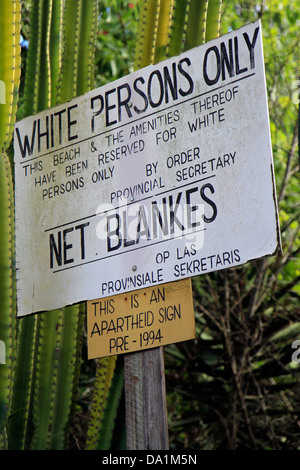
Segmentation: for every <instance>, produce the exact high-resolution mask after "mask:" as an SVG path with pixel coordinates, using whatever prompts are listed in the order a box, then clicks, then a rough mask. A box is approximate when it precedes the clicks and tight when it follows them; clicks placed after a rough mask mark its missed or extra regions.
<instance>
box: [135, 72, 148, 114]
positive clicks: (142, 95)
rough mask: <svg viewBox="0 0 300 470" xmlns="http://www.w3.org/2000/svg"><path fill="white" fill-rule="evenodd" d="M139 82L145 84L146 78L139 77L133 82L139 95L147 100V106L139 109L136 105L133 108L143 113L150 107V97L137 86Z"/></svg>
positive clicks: (138, 112)
mask: <svg viewBox="0 0 300 470" xmlns="http://www.w3.org/2000/svg"><path fill="white" fill-rule="evenodd" d="M138 82H141V83H142V84H144V83H145V80H144V79H143V77H138V78H137V79H136V80H134V83H133V88H134V90H135V91H136V92H137V94H138V95H140V96H141V97H142V98H143V100H144V102H145V106H144V108H143V109H139V108H137V107H136V106H134V107H133V109H134V110H135V112H136V113H137V114H141V113H143V112H145V111H146V109H147V107H148V98H147V95H146V94H145V93H144V92H143V91H142V90H140V89H139V88H138V86H137V83H138Z"/></svg>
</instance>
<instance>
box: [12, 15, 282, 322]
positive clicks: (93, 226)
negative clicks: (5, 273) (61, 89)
mask: <svg viewBox="0 0 300 470" xmlns="http://www.w3.org/2000/svg"><path fill="white" fill-rule="evenodd" d="M14 149H15V180H16V192H15V197H16V249H17V268H18V269H17V289H18V315H19V316H22V315H27V314H30V313H33V312H40V311H44V310H51V309H55V308H60V307H63V306H65V305H69V304H72V303H76V302H79V301H83V300H93V299H98V298H105V297H110V296H113V295H117V294H121V293H126V294H127V293H129V292H131V291H135V290H138V289H142V288H146V287H152V288H153V287H157V286H158V285H161V284H164V283H168V282H174V281H178V280H181V279H185V278H189V277H192V276H196V275H199V274H205V273H209V272H212V271H216V270H219V269H226V268H230V267H233V266H238V265H241V264H244V263H246V262H248V261H249V260H252V259H256V258H260V257H263V256H268V255H272V254H274V253H276V251H277V250H278V249H279V248H280V239H279V230H278V221H277V220H278V217H277V207H276V193H275V186H274V175H273V161H272V150H271V141H270V131H269V117H268V107H267V97H266V85H265V73H264V62H263V50H262V34H261V24H260V22H259V21H257V22H255V23H252V24H249V25H247V26H245V27H243V28H241V29H239V30H237V31H233V32H231V33H229V34H227V35H224V36H222V37H220V38H218V39H215V40H213V41H211V42H208V43H206V44H204V45H202V46H200V47H197V48H194V49H192V50H190V51H187V52H184V53H183V54H181V55H179V56H177V57H173V58H171V59H168V60H165V61H163V62H161V63H159V64H157V65H151V66H148V67H145V68H143V69H141V70H138V71H136V72H134V73H132V74H130V75H128V76H126V77H123V78H121V79H119V80H117V81H114V82H113V83H111V84H108V85H105V86H103V87H101V88H98V89H95V90H93V91H91V92H88V93H86V94H85V95H83V96H81V97H78V98H75V99H73V100H71V101H69V102H68V103H65V104H62V105H60V106H57V107H54V108H51V109H48V110H45V111H43V112H41V113H38V114H36V115H33V116H30V117H28V118H26V119H24V120H22V121H20V122H18V123H16V125H15V133H14Z"/></svg>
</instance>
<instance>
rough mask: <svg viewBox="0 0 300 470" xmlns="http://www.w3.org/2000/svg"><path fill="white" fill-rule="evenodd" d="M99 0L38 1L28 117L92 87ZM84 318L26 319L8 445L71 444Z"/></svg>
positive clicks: (61, 313)
mask: <svg viewBox="0 0 300 470" xmlns="http://www.w3.org/2000/svg"><path fill="white" fill-rule="evenodd" d="M97 5H98V3H97V0H85V1H83V0H76V1H70V0H65V1H63V0H32V3H31V10H30V20H31V31H30V41H29V50H28V59H27V67H26V77H25V91H24V107H23V116H24V117H26V116H28V115H31V114H34V113H37V112H39V111H41V110H43V109H46V108H48V107H50V106H52V105H55V104H58V103H61V102H64V101H67V100H69V99H71V98H73V97H75V96H77V95H78V94H79V93H80V94H81V93H84V92H86V91H88V90H89V89H90V87H91V86H92V84H93V77H94V73H93V72H94V71H93V67H92V64H93V53H94V31H95V28H96V24H97ZM53 295H55V293H53ZM83 318H84V306H83V305H75V306H71V307H67V308H64V309H61V310H55V311H51V312H45V313H39V314H36V315H33V316H29V317H25V318H22V319H20V335H19V349H18V357H17V367H16V379H15V386H14V395H13V407H12V414H11V417H10V421H9V448H11V449H24V448H25V449H28V448H30V449H40V450H45V449H64V448H65V447H66V446H67V439H68V430H69V428H68V424H69V419H70V415H71V412H72V410H73V408H74V404H73V403H74V397H76V390H77V383H78V374H79V367H80V361H81V349H80V346H81V335H82V326H83ZM22 384H23V386H22Z"/></svg>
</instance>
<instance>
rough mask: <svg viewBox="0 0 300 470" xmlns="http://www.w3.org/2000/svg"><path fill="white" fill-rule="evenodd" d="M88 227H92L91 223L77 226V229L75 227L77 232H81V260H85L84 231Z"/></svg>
mask: <svg viewBox="0 0 300 470" xmlns="http://www.w3.org/2000/svg"><path fill="white" fill-rule="evenodd" d="M88 225H90V223H89V222H87V223H85V224H80V225H77V227H75V230H78V229H79V230H80V245H81V259H85V243H84V229H85V227H87V226H88Z"/></svg>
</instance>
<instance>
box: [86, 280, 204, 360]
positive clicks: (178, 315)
mask: <svg viewBox="0 0 300 470" xmlns="http://www.w3.org/2000/svg"><path fill="white" fill-rule="evenodd" d="M195 336H196V331H195V317H194V308H193V297H192V286H191V279H184V280H182V281H178V282H171V283H167V284H162V285H158V286H153V287H147V288H146V289H140V290H137V291H133V292H128V293H126V294H119V295H114V296H112V297H105V298H100V299H96V300H91V301H88V302H87V337H88V357H89V359H95V358H99V357H106V356H111V355H114V354H123V353H128V352H134V351H139V350H144V349H149V348H155V347H159V346H164V345H166V344H171V343H177V342H179V341H186V340H189V339H193V338H195Z"/></svg>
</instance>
